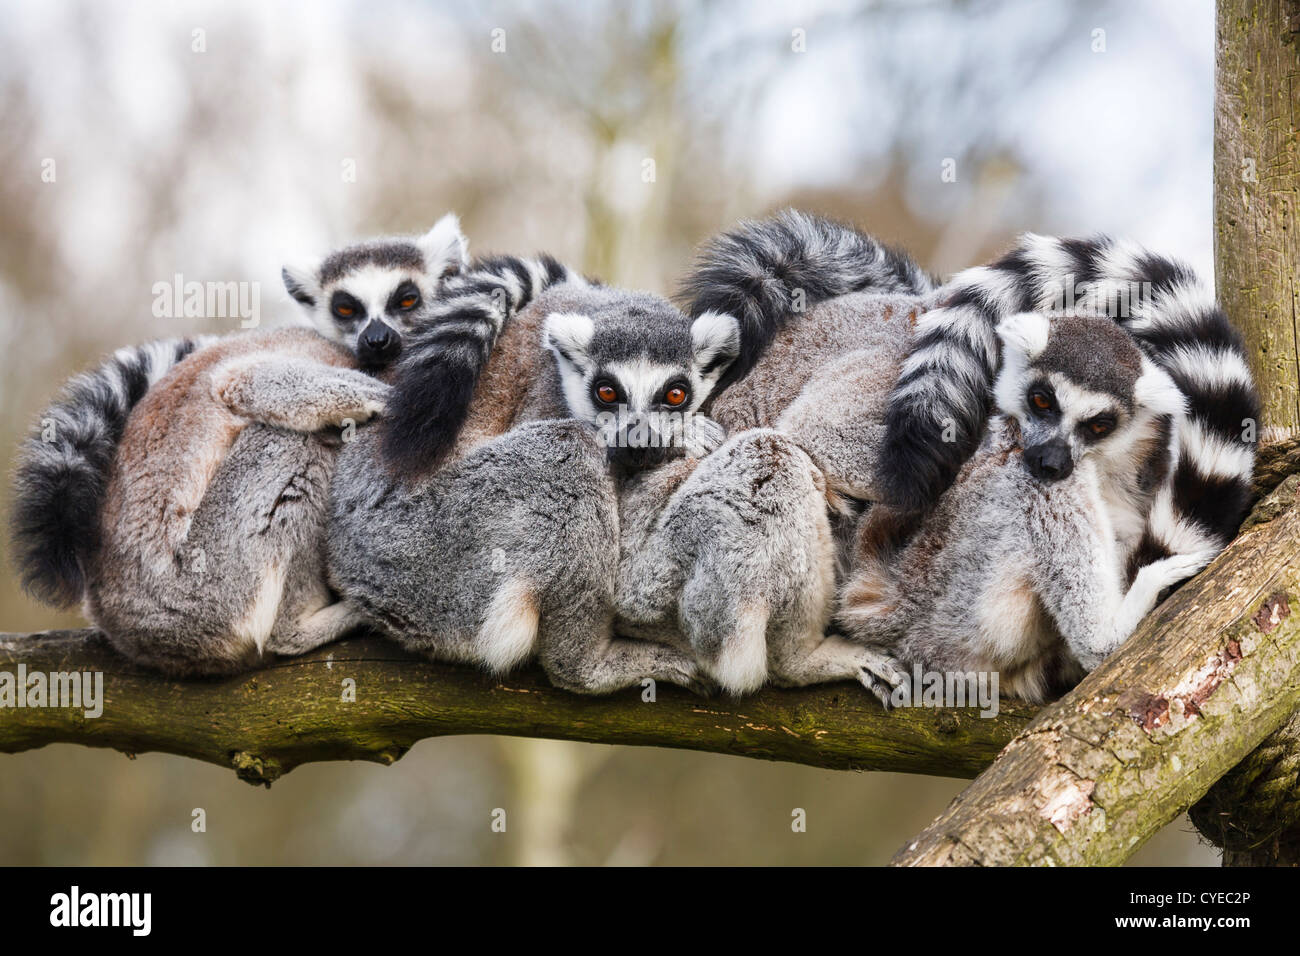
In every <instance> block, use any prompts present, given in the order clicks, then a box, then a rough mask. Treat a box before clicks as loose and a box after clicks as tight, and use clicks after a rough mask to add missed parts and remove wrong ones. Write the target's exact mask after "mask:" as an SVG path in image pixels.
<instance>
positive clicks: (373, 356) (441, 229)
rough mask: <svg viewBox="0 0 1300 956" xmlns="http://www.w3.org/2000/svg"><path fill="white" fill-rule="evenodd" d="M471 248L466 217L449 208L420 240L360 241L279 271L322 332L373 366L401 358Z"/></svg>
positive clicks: (363, 362) (365, 365) (377, 367)
mask: <svg viewBox="0 0 1300 956" xmlns="http://www.w3.org/2000/svg"><path fill="white" fill-rule="evenodd" d="M466 248H467V243H466V240H465V237H464V235H463V234H462V233H461V231H460V223H459V222H458V221H457V219H456V217H455V216H454V215H452V214H448V215H446V216H443V217H442V218H441V219H439V220H438V222H437V223H436V224H435V225H434V227H433V228H432V229H430V230H429V231H428V232H427V233H425V234H424V235H423V236H421V237H420V238H418V239H377V240H372V241H370V242H362V243H357V244H356V245H352V246H347V247H345V248H343V249H340V250H338V251H337V252H332V253H330V254H329V255H328V256H326V257H325V258H324V259H323V260H321V261H320V262H318V263H314V264H309V265H305V266H286V267H285V268H284V270H283V272H282V273H281V274H282V275H283V277H284V286H285V288H286V289H288V290H289V294H290V295H291V296H293V298H294V299H295V300H296V301H297V302H298V303H299V304H300V305H301V306H302V307H303V308H304V309H305V310H306V312H307V315H308V317H309V318H310V319H311V322H312V325H313V326H314V327H315V328H316V331H318V332H319V333H320V334H321V335H323V336H325V337H326V338H328V339H331V340H333V341H335V342H338V343H340V344H342V345H344V346H346V347H347V348H349V349H351V350H352V352H353V353H354V354H355V355H356V356H357V360H358V361H359V362H360V363H361V365H362V366H363V367H366V368H368V369H372V370H373V369H380V368H383V367H385V366H387V365H389V364H390V363H391V362H392V361H393V359H395V358H396V357H397V355H398V353H399V352H400V351H401V349H402V337H403V336H404V335H405V333H407V332H408V331H409V330H410V329H411V328H412V327H413V326H415V325H417V324H418V323H419V321H420V318H421V316H422V315H423V308H422V307H423V306H424V304H425V303H426V302H431V301H433V299H434V298H435V297H436V296H437V295H438V292H439V289H440V288H441V286H442V283H443V280H445V279H446V278H447V277H448V276H450V275H454V274H455V273H457V272H460V271H461V269H462V268H464V266H465V264H466V261H467V256H466Z"/></svg>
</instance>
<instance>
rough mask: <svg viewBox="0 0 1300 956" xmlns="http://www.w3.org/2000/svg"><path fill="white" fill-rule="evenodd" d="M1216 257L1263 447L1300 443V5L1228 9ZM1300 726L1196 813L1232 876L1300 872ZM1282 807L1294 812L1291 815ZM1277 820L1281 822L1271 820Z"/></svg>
mask: <svg viewBox="0 0 1300 956" xmlns="http://www.w3.org/2000/svg"><path fill="white" fill-rule="evenodd" d="M1215 27H1216V41H1215V101H1214V252H1215V278H1216V285H1217V291H1218V296H1219V300H1220V302H1222V304H1223V307H1224V309H1225V310H1226V311H1227V313H1228V315H1229V316H1231V317H1232V319H1233V321H1234V322H1235V323H1236V325H1237V327H1238V328H1240V329H1241V330H1242V332H1243V333H1244V334H1245V336H1246V342H1247V345H1248V348H1249V352H1250V356H1251V362H1252V365H1253V367H1254V372H1255V376H1256V379H1257V381H1258V382H1259V387H1260V395H1261V396H1262V398H1263V400H1264V421H1263V423H1262V427H1261V429H1260V433H1259V438H1260V440H1261V442H1264V443H1274V442H1277V443H1285V444H1295V443H1296V442H1297V441H1300V320H1298V319H1297V308H1296V305H1297V302H1296V296H1297V290H1296V268H1297V265H1300V232H1298V231H1297V228H1296V225H1297V223H1296V208H1297V204H1298V203H1300V162H1298V161H1297V150H1298V149H1300V141H1298V139H1297V114H1298V113H1300V44H1298V43H1297V39H1298V37H1300V2H1298V0H1218V12H1217V19H1216V24H1215ZM1297 728H1300V719H1297V718H1293V719H1292V721H1291V723H1290V725H1289V727H1283V728H1281V729H1279V730H1278V731H1277V732H1276V733H1275V734H1273V735H1272V736H1271V737H1270V738H1268V739H1267V740H1266V741H1265V742H1264V743H1263V744H1262V745H1261V746H1260V748H1259V749H1258V750H1257V751H1256V752H1255V753H1254V754H1252V755H1251V757H1249V758H1247V759H1246V760H1244V761H1242V763H1241V764H1240V765H1239V766H1238V767H1236V768H1235V769H1234V770H1233V771H1231V772H1229V773H1228V774H1227V775H1225V777H1224V778H1223V779H1222V780H1221V781H1219V783H1218V784H1216V785H1215V787H1214V788H1213V789H1212V790H1211V791H1210V793H1209V794H1207V796H1206V798H1205V799H1204V800H1202V801H1201V803H1199V804H1197V806H1196V807H1195V808H1194V809H1193V814H1192V816H1193V819H1194V820H1195V821H1196V823H1197V826H1198V827H1199V828H1200V829H1201V831H1202V833H1204V834H1205V835H1206V836H1208V837H1210V838H1211V839H1212V840H1214V841H1215V842H1216V843H1217V844H1218V845H1219V846H1222V847H1223V848H1224V854H1223V863H1224V866H1250V865H1256V866H1258V865H1271V866H1277V865H1292V866H1296V865H1300V824H1297V821H1296V820H1295V814H1294V804H1295V802H1296V800H1295V798H1294V797H1293V796H1291V794H1293V793H1294V788H1295V772H1294V771H1295V768H1294V766H1293V764H1295V763H1296V762H1297V760H1298V759H1300V731H1298V730H1297ZM1283 807H1285V808H1286V812H1283ZM1270 821H1271V822H1270Z"/></svg>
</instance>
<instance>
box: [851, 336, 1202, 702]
mask: <svg viewBox="0 0 1300 956" xmlns="http://www.w3.org/2000/svg"><path fill="white" fill-rule="evenodd" d="M1048 327H1049V321H1048V319H1047V318H1046V317H1043V316H1036V315H1035V316H1017V317H1013V318H1012V319H1011V320H1008V321H1007V322H1004V323H1003V324H1002V325H1001V326H999V329H998V331H999V335H1000V337H1001V338H1002V352H1003V370H1002V372H1001V374H1000V376H999V379H998V382H997V387H996V394H997V396H998V400H999V410H1000V412H1001V414H999V415H996V416H994V418H993V419H992V420H991V422H990V427H989V431H988V434H987V435H986V437H985V439H984V441H983V442H982V443H981V445H980V447H979V449H978V450H977V452H976V453H975V455H974V457H973V458H972V459H971V460H970V461H969V462H968V463H967V465H966V466H965V467H964V468H963V470H962V471H961V473H960V474H959V476H958V478H957V481H956V482H955V484H954V485H953V486H952V488H951V489H950V490H949V491H948V492H946V493H945V494H944V495H943V497H942V498H941V499H940V501H939V503H938V505H937V507H936V508H935V510H934V511H933V513H931V514H930V515H929V516H928V517H927V518H926V519H925V521H924V522H923V523H922V525H921V527H920V529H919V530H918V531H917V532H916V533H915V534H914V535H913V536H912V538H911V539H910V540H909V541H908V543H907V544H906V545H905V546H904V547H903V548H902V550H901V551H899V552H898V553H897V554H895V553H892V552H891V551H889V550H884V551H882V550H879V549H877V548H876V547H875V546H874V542H872V543H870V544H868V546H866V547H864V548H863V549H862V550H861V551H860V553H859V554H857V555H856V559H857V560H856V566H855V569H854V572H853V575H852V576H851V578H850V579H849V581H848V583H847V585H846V587H845V589H844V593H843V596H842V604H841V609H840V612H839V618H840V621H841V623H842V624H843V625H844V626H845V627H846V629H847V631H848V633H849V634H850V636H851V637H853V638H854V639H855V640H857V641H860V642H862V643H864V644H866V645H868V646H870V647H872V648H874V649H876V650H879V651H881V652H882V654H883V655H884V658H885V660H884V661H883V663H881V664H879V665H877V666H876V667H874V668H873V672H874V673H875V675H876V676H877V677H878V678H879V683H878V684H877V685H876V688H875V689H876V690H877V692H878V693H879V695H880V696H881V699H882V700H884V701H886V702H888V700H889V699H890V696H891V694H892V692H893V690H894V688H895V687H896V686H898V685H900V684H902V683H905V682H907V681H909V680H911V671H912V668H913V667H916V666H919V667H921V668H922V669H924V670H927V671H947V672H954V671H955V672H972V671H974V672H981V671H982V672H997V673H998V674H999V675H1000V680H999V682H1000V687H1001V689H1002V691H1004V692H1006V693H1009V694H1012V695H1016V696H1020V697H1024V698H1026V699H1028V700H1032V701H1042V700H1043V699H1045V698H1046V697H1047V696H1048V695H1049V694H1050V693H1052V692H1054V691H1059V690H1060V689H1062V688H1063V687H1065V686H1068V685H1069V684H1070V683H1072V682H1073V681H1075V680H1077V679H1078V678H1079V677H1080V676H1081V675H1082V674H1083V673H1084V672H1085V671H1087V670H1091V669H1092V668H1094V667H1096V666H1097V665H1098V664H1099V663H1100V662H1101V661H1102V660H1103V659H1104V658H1105V657H1106V656H1107V655H1108V654H1110V653H1111V652H1112V651H1114V650H1115V649H1116V648H1117V647H1118V646H1119V645H1120V644H1121V643H1122V642H1123V641H1124V640H1125V639H1126V638H1127V637H1128V636H1129V634H1130V633H1131V632H1132V630H1133V629H1134V628H1135V627H1136V626H1137V624H1138V623H1139V622H1140V621H1141V619H1142V617H1143V616H1145V615H1146V614H1147V612H1149V611H1150V610H1151V608H1152V607H1153V606H1154V605H1155V602H1156V600H1157V598H1158V596H1159V594H1160V592H1161V591H1162V590H1163V589H1164V588H1166V587H1168V586H1170V585H1173V584H1176V583H1178V582H1179V581H1181V580H1183V579H1184V578H1186V577H1188V576H1189V575H1191V574H1194V573H1196V572H1197V571H1199V570H1200V569H1201V568H1202V567H1204V566H1205V564H1207V563H1208V562H1209V560H1211V559H1212V557H1213V555H1214V551H1213V550H1206V551H1199V552H1196V553H1189V554H1177V555H1173V556H1170V557H1165V558H1162V559H1161V560H1158V561H1155V562H1153V563H1150V564H1147V565H1146V566H1144V567H1142V568H1141V569H1140V570H1139V571H1138V572H1137V574H1136V576H1135V577H1134V579H1133V581H1132V583H1131V584H1130V583H1128V581H1127V575H1126V567H1127V564H1128V559H1129V556H1130V553H1131V552H1132V551H1133V549H1134V548H1136V547H1137V545H1138V542H1139V540H1140V538H1141V536H1142V532H1143V528H1144V526H1145V523H1146V520H1147V516H1148V514H1149V513H1150V511H1151V509H1152V508H1153V507H1154V506H1155V502H1156V494H1155V491H1154V489H1151V488H1148V487H1143V486H1142V484H1141V483H1140V482H1139V480H1138V473H1139V470H1140V465H1141V463H1142V462H1143V461H1144V460H1145V458H1146V456H1147V455H1149V454H1150V446H1151V445H1152V444H1153V443H1156V444H1160V445H1162V448H1161V454H1163V456H1164V457H1165V458H1166V460H1168V459H1169V458H1171V457H1172V454H1173V447H1174V440H1175V439H1174V438H1173V437H1171V435H1170V432H1169V430H1168V427H1167V425H1168V421H1169V420H1170V419H1171V418H1176V417H1177V416H1179V415H1180V414H1181V411H1182V403H1183V398H1182V395H1181V393H1180V392H1179V391H1178V389H1177V386H1176V385H1175V384H1174V383H1173V382H1172V381H1171V380H1170V379H1169V377H1168V376H1167V375H1166V374H1165V373H1164V372H1162V371H1160V370H1159V369H1158V368H1157V367H1156V366H1154V365H1153V364H1152V363H1151V362H1150V361H1149V360H1147V359H1145V358H1143V357H1142V356H1141V353H1139V352H1138V350H1137V347H1136V345H1134V343H1133V342H1132V340H1131V339H1130V338H1129V337H1128V336H1127V335H1126V334H1125V333H1123V332H1122V331H1119V330H1116V329H1115V328H1114V326H1113V324H1112V323H1110V322H1109V320H1106V319H1090V318H1075V317H1069V316H1066V317H1062V318H1057V319H1055V320H1054V321H1053V322H1051V323H1050V335H1049V334H1048V332H1047V329H1048ZM1089 352H1091V353H1092V354H1093V355H1096V356H1098V357H1099V358H1101V359H1104V361H1102V362H1093V361H1090V360H1087V359H1085V358H1084V356H1086V355H1087V354H1088V353H1089ZM1049 374H1050V375H1052V376H1054V378H1053V381H1054V382H1056V383H1058V384H1059V385H1060V390H1059V391H1058V392H1057V397H1058V399H1059V405H1060V407H1059V410H1058V413H1054V414H1050V415H1046V416H1043V415H1037V414H1036V413H1035V412H1034V411H1033V410H1032V408H1031V406H1030V405H1029V404H1027V403H1026V401H1025V396H1026V394H1028V393H1029V390H1030V389H1031V388H1032V387H1033V384H1034V383H1035V382H1036V381H1039V380H1040V379H1042V377H1043V376H1045V375H1049ZM1074 375H1083V376H1084V377H1083V379H1082V380H1079V379H1075V378H1073V376H1074ZM1121 379H1124V380H1127V382H1128V386H1127V389H1126V393H1125V394H1123V395H1120V396H1112V395H1110V394H1109V392H1110V390H1111V389H1113V388H1115V387H1118V386H1117V382H1119V381H1120V380H1121ZM1107 401H1112V402H1113V404H1114V407H1113V408H1112V409H1110V410H1109V411H1108V412H1107V414H1114V416H1115V425H1114V427H1113V429H1112V430H1111V431H1110V432H1109V433H1107V434H1106V435H1105V436H1104V437H1102V438H1098V439H1087V438H1085V437H1083V434H1082V433H1081V430H1080V427H1079V426H1080V423H1081V422H1087V421H1088V420H1090V419H1091V417H1092V416H1093V414H1094V413H1095V411H1096V409H1097V407H1099V406H1098V402H1101V403H1103V405H1104V403H1105V402H1107ZM1076 403H1081V404H1082V406H1083V407H1081V408H1076V407H1073V405H1074V404H1076ZM1125 410H1127V411H1125ZM1046 442H1059V443H1062V444H1063V446H1064V448H1065V449H1066V451H1067V453H1068V456H1069V460H1070V462H1071V463H1072V466H1073V468H1072V470H1071V471H1070V472H1069V473H1068V474H1067V475H1066V476H1065V477H1063V478H1061V479H1059V480H1043V479H1041V478H1039V477H1035V476H1034V475H1031V474H1030V469H1029V468H1028V467H1027V455H1028V450H1029V449H1030V448H1032V447H1035V446H1036V445H1041V444H1043V443H1046Z"/></svg>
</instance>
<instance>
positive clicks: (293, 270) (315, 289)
mask: <svg viewBox="0 0 1300 956" xmlns="http://www.w3.org/2000/svg"><path fill="white" fill-rule="evenodd" d="M319 269H320V263H319V262H317V261H313V262H301V263H292V264H290V265H287V266H285V267H284V268H283V269H281V270H280V278H281V279H283V280H284V287H285V289H286V290H287V291H288V293H289V295H291V296H293V300H294V301H295V302H297V303H298V304H299V305H301V306H302V307H303V308H304V309H306V310H307V311H308V312H311V311H312V310H313V309H315V308H316V300H317V299H319V298H320V293H321V290H320V282H319V281H318V280H317V278H316V276H317V275H318V274H319Z"/></svg>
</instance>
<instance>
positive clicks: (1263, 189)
mask: <svg viewBox="0 0 1300 956" xmlns="http://www.w3.org/2000/svg"><path fill="white" fill-rule="evenodd" d="M1297 29H1300V2H1297V0H1219V2H1218V16H1217V23H1216V30H1217V36H1216V44H1215V102H1214V253H1215V278H1216V282H1217V290H1218V295H1219V300H1220V302H1221V303H1222V304H1223V307H1224V309H1225V311H1226V312H1227V313H1228V315H1229V316H1231V317H1232V319H1233V321H1234V322H1235V323H1236V325H1237V327H1238V328H1240V329H1241V330H1242V332H1243V333H1245V335H1246V339H1247V343H1248V345H1249V349H1250V354H1251V360H1252V363H1253V365H1254V371H1255V376H1256V379H1257V381H1258V382H1259V390H1260V394H1261V396H1262V397H1263V400H1264V423H1263V428H1262V430H1261V434H1260V438H1261V440H1262V441H1265V442H1271V441H1277V440H1282V439H1295V438H1296V437H1297V436H1300V331H1297V329H1298V324H1297V315H1296V313H1297V309H1296V278H1295V270H1296V266H1297V263H1300V232H1297V229H1296V206H1297V202H1300V164H1298V163H1297V156H1296V152H1297V149H1298V148H1300V143H1298V142H1297V138H1296V119H1297V113H1300V54H1298V52H1297V43H1296V38H1297V34H1296V30H1297Z"/></svg>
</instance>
